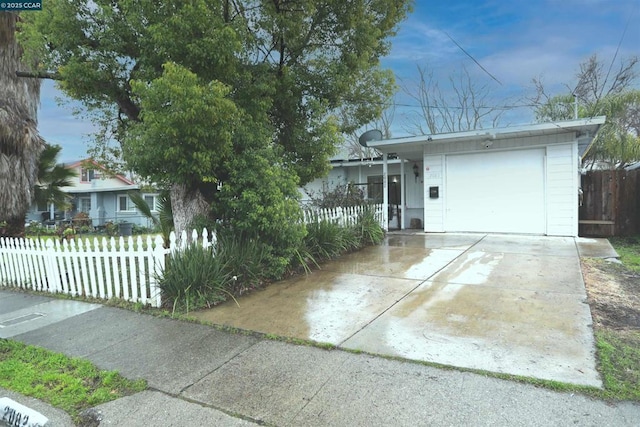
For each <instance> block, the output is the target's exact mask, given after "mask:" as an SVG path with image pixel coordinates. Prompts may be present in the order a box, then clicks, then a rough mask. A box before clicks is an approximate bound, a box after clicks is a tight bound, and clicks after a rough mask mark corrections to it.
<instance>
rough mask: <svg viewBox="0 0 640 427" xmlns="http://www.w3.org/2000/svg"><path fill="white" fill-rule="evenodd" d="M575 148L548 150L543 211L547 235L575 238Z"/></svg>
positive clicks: (576, 207)
mask: <svg viewBox="0 0 640 427" xmlns="http://www.w3.org/2000/svg"><path fill="white" fill-rule="evenodd" d="M578 162H579V160H578V146H577V144H575V143H573V144H562V145H553V146H548V147H547V168H546V181H547V182H546V184H547V186H546V208H547V234H548V235H550V236H577V235H578V187H579V181H578V178H579V172H578Z"/></svg>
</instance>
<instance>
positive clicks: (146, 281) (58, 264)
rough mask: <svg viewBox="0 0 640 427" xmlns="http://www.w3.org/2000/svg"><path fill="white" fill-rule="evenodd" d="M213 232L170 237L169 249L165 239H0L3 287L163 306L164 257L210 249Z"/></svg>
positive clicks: (213, 237)
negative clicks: (186, 250) (192, 249)
mask: <svg viewBox="0 0 640 427" xmlns="http://www.w3.org/2000/svg"><path fill="white" fill-rule="evenodd" d="M215 242H216V236H215V234H214V233H211V234H210V233H208V231H207V230H206V229H204V230H203V231H202V233H201V234H199V233H198V232H197V231H196V230H193V232H192V233H191V238H190V239H189V238H188V235H187V232H186V231H184V232H183V233H182V236H181V238H180V239H179V240H178V239H177V238H176V235H175V233H171V236H170V239H169V248H168V249H166V248H164V241H163V239H162V237H161V236H157V237H155V238H151V237H150V236H148V237H147V238H146V239H142V238H141V237H137V238H135V239H134V238H133V237H131V236H130V237H128V238H127V239H124V238H123V237H120V238H119V239H117V240H116V239H115V238H113V237H112V238H110V239H107V238H102V239H101V240H99V239H97V238H94V239H93V240H92V241H91V240H90V239H84V240H82V239H78V240H77V241H76V240H71V241H67V240H64V241H62V242H60V241H59V240H52V239H49V240H43V239H14V238H0V286H16V287H20V288H23V289H31V290H34V291H42V292H52V293H56V292H58V293H64V294H68V295H72V296H85V297H93V298H101V299H111V298H119V299H124V300H126V301H130V302H140V303H142V304H145V305H146V304H150V305H151V306H152V307H160V305H161V302H162V300H161V293H160V289H159V287H158V283H157V278H158V277H159V275H160V274H161V273H162V272H163V271H164V267H165V255H167V254H168V253H171V252H172V251H177V250H180V249H181V248H184V247H185V246H186V245H188V244H190V243H191V244H202V246H203V247H205V248H206V247H209V246H211V245H214V244H215Z"/></svg>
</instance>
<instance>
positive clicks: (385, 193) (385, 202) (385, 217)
mask: <svg viewBox="0 0 640 427" xmlns="http://www.w3.org/2000/svg"><path fill="white" fill-rule="evenodd" d="M387 160H388V155H387V153H383V154H382V222H383V227H384V231H389V177H388V169H389V168H388V164H387Z"/></svg>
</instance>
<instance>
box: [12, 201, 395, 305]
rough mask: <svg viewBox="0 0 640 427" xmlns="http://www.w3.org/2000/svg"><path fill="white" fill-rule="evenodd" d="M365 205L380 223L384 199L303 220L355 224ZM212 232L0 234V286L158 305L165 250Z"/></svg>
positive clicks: (208, 242)
mask: <svg viewBox="0 0 640 427" xmlns="http://www.w3.org/2000/svg"><path fill="white" fill-rule="evenodd" d="M365 209H374V213H375V217H376V219H377V220H378V222H379V223H380V225H381V226H382V224H383V222H382V221H383V211H382V209H383V205H381V204H379V205H370V206H355V207H348V208H336V209H321V210H304V221H305V223H311V222H318V221H331V222H334V223H337V224H339V225H341V226H343V227H346V226H351V225H355V224H357V222H358V218H359V216H360V215H361V214H362V213H363V212H364V210H365ZM215 243H216V236H215V233H209V232H208V231H207V230H206V229H204V230H203V231H202V233H198V232H197V231H196V230H193V232H192V233H191V236H190V238H189V236H188V234H187V232H186V231H185V232H183V233H182V236H181V238H180V239H177V238H176V235H175V233H171V236H170V239H169V248H165V247H164V241H163V239H162V237H161V236H156V237H155V238H152V237H150V236H147V238H146V239H142V237H137V238H133V237H131V236H130V237H128V238H127V239H125V238H123V237H120V238H119V239H115V238H113V237H112V238H110V239H107V238H106V237H103V238H102V239H97V238H94V239H92V240H91V239H77V240H69V241H67V240H63V241H62V242H61V241H60V240H57V239H47V240H45V239H14V238H0V286H15V287H19V288H23V289H30V290H34V291H41V292H51V293H64V294H68V295H71V296H84V297H92V298H99V299H105V300H108V299H111V298H118V299H123V300H126V301H130V302H134V303H138V302H139V303H142V304H145V305H146V304H149V305H151V306H152V307H160V305H161V303H162V295H161V292H160V288H159V287H158V281H157V278H158V277H160V275H161V274H162V272H163V271H164V268H165V260H166V255H167V254H169V253H172V252H175V251H178V250H180V249H183V248H184V247H186V246H187V245H188V244H201V245H202V246H203V247H205V248H206V247H209V246H212V245H215Z"/></svg>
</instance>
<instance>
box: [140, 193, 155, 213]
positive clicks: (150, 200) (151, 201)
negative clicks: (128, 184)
mask: <svg viewBox="0 0 640 427" xmlns="http://www.w3.org/2000/svg"><path fill="white" fill-rule="evenodd" d="M143 197H144V201H145V202H146V203H147V205H148V206H149V209H151V210H152V211H153V212H157V211H158V195H157V194H145V195H144V196H143Z"/></svg>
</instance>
